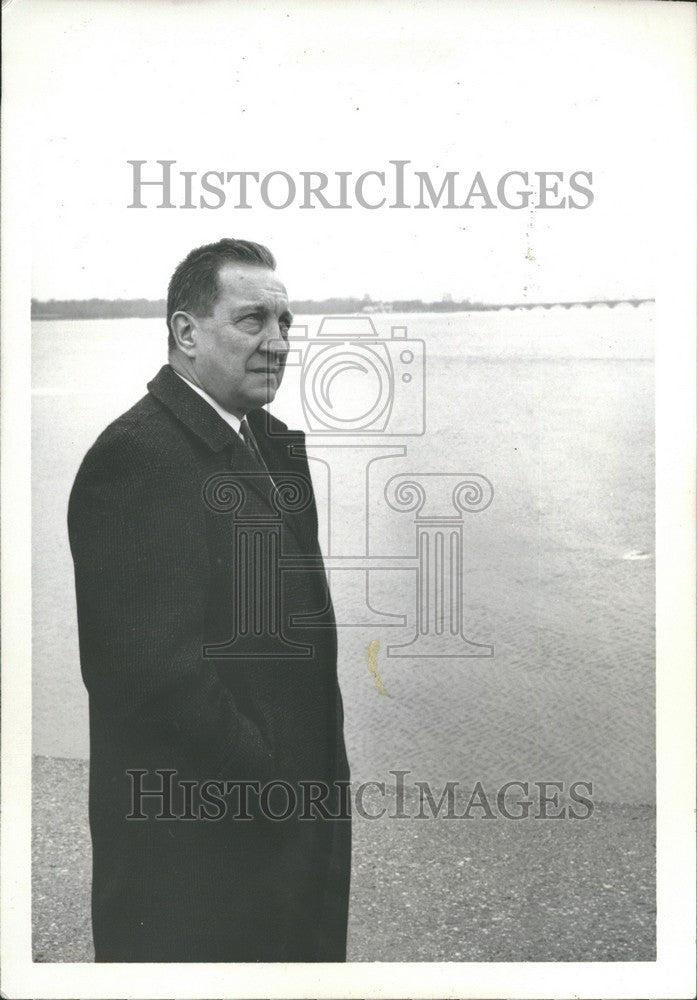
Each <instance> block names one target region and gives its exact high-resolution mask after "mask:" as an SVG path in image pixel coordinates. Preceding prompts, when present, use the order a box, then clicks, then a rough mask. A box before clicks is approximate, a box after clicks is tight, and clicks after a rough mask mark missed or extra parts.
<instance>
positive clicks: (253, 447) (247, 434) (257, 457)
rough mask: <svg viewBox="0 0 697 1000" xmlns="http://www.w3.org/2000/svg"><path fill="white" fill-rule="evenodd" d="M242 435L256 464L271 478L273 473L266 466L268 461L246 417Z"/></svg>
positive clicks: (241, 429) (243, 422)
mask: <svg viewBox="0 0 697 1000" xmlns="http://www.w3.org/2000/svg"><path fill="white" fill-rule="evenodd" d="M240 437H241V438H242V442H243V444H244V446H245V448H246V449H247V451H248V452H249V454H250V456H251V458H252V461H253V462H254V464H255V465H258V466H259V468H260V469H261V470H262V471H263V472H265V473H266V475H267V476H269V478H271V474H270V472H269V470H268V469H267V468H266V462H265V461H264V459H263V458H262V457H261V452H260V451H259V448H258V446H257V443H256V441H255V440H254V435H253V434H252V428H251V427H250V426H249V424H248V423H247V418H246V417H244V418H243V420H242V422H241V423H240ZM272 481H273V480H272Z"/></svg>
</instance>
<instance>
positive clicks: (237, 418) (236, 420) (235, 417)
mask: <svg viewBox="0 0 697 1000" xmlns="http://www.w3.org/2000/svg"><path fill="white" fill-rule="evenodd" d="M169 365H170V368H171V369H172V370H173V372H174V374H175V375H178V376H179V378H180V379H181V380H182V381H183V382H186V383H187V385H189V386H191V388H192V389H193V390H194V392H195V393H197V394H198V395H199V396H200V397H201V398H202V399H205V401H206V402H207V403H208V405H209V406H211V407H212V408H213V409H214V410H215V412H216V413H217V414H218V415H219V416H220V417H222V418H223V420H224V421H225V423H226V424H229V426H230V427H232V429H233V430H234V431H235V432H236V433H237V434H239V433H240V424H241V422H242V420H243V418H244V416H245V413H244V412H243V411H242V410H237V411H236V412H234V413H232V412H231V411H230V410H226V409H225V407H224V406H221V405H220V403H219V402H218V401H217V400H216V399H214V398H213V397H212V396H211V395H210V393H208V392H206V390H205V389H204V388H203V386H201V385H198V384H197V383H196V382H195V381H194V379H193V378H191V377H190V374H189V372H186V373H185V372H183V371H180V370H179V368H178V367H177V365H175V364H172V362H171V361H170V363H169Z"/></svg>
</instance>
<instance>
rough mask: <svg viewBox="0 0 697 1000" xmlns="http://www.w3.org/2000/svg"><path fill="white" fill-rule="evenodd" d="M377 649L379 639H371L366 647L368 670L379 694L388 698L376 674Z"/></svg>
mask: <svg viewBox="0 0 697 1000" xmlns="http://www.w3.org/2000/svg"><path fill="white" fill-rule="evenodd" d="M379 649H380V640H379V639H373V640H372V642H371V643H370V644H369V646H368V670H369V671H370V672H371V674H372V675H373V677H374V678H375V683H376V685H377V689H378V692H379V694H382V695H387V697H388V698H389V697H390V695H389V694H387V688H386V687H385V685H384V684H383V683H382V681H381V679H380V674H379V673H378V650H379Z"/></svg>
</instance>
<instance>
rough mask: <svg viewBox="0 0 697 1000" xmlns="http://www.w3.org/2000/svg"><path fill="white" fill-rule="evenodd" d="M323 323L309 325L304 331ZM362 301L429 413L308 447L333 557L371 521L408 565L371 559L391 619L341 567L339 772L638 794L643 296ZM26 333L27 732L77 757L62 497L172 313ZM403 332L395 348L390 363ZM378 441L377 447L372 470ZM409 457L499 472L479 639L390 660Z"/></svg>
mask: <svg viewBox="0 0 697 1000" xmlns="http://www.w3.org/2000/svg"><path fill="white" fill-rule="evenodd" d="M319 319H320V318H319V317H307V318H306V319H305V320H302V319H301V320H300V322H306V323H307V324H308V326H309V328H310V333H311V335H312V334H314V333H315V332H316V330H317V327H318V323H319ZM372 319H373V322H374V323H375V325H376V327H377V329H378V331H379V333H380V335H381V337H383V338H384V339H385V340H389V338H390V327H391V326H397V327H399V326H402V327H406V328H407V340H408V341H412V342H413V344H412V345H411V346H413V348H414V349H413V350H412V351H411V354H412V355H413V356H415V357H416V359H417V362H418V358H419V357H420V351H421V350H422V348H421V347H419V346H418V344H417V342H422V343H423V351H424V354H425V368H424V372H425V382H424V385H423V394H422V387H421V385H420V384H419V383H418V373H417V374H416V377H415V378H412V380H411V381H410V382H401V381H399V380H398V382H397V383H396V388H395V393H398V392H399V393H401V395H400V396H399V399H398V400H397V409H398V410H399V413H400V414H401V417H400V419H404V420H406V421H407V424H408V425H409V426H410V427H411V426H412V425H413V424H414V421H416V420H417V417H416V414H417V413H418V411H419V408H420V407H421V406H422V403H423V405H424V412H425V426H424V428H423V431H424V433H422V434H418V435H403V434H400V433H399V431H400V426H398V425H395V426H390V427H388V430H389V431H390V432H391V435H392V436H390V437H381V438H372V439H369V440H365V439H362V443H363V444H364V445H370V449H368V448H367V447H364V448H363V449H362V450H361V449H356V448H352V449H344V450H340V449H335V451H334V452H333V453H332V454H331V455H329V457H328V452H327V450H326V448H322V447H321V445H322V441H321V439H313V442H312V443H311V447H310V454H311V455H314V457H315V458H317V459H318V461H316V462H313V463H312V467H313V474H316V489H317V494H318V504H319V507H320V514H321V515H322V520H323V529H322V531H323V534H322V538H323V542H324V546H325V552H326V551H328V549H331V551H332V552H333V553H339V554H344V555H345V554H349V553H348V552H347V551H346V546H347V544H349V541H347V539H350V535H351V532H353V533H354V534H355V538H356V544H357V545H358V546H359V548H358V550H357V551H356V552H355V553H353V554H355V555H361V554H363V552H362V549H361V547H360V546H361V545H362V544H363V536H364V534H365V531H364V526H365V522H366V519H367V520H368V522H369V528H370V530H369V537H370V542H369V546H370V547H369V555H370V556H371V557H373V556H376V557H387V556H392V557H395V558H402V557H403V558H407V559H408V560H411V562H410V563H409V568H406V569H404V570H399V571H393V570H390V569H386V570H381V571H378V572H375V573H371V576H370V583H369V586H370V592H369V600H370V603H371V605H372V606H373V608H376V609H378V610H379V611H380V612H384V613H386V614H392V615H400V614H403V615H405V616H406V619H407V624H406V626H404V627H400V628H395V627H392V626H390V625H389V624H388V622H390V621H394V619H388V618H382V619H379V618H376V620H375V621H373V622H371V623H368V622H363V624H361V621H362V619H361V618H360V606H361V605H362V604H364V602H363V600H362V594H363V590H362V588H363V587H364V584H365V578H364V577H363V576H362V575H361V574H358V575H356V574H346V573H345V572H343V571H335V572H334V573H333V574H332V588H333V591H334V594H335V603H336V605H337V614H338V617H339V620H340V621H346V622H349V621H350V622H352V624H353V627H346V628H343V629H342V630H341V632H340V677H341V682H342V687H343V691H344V702H345V708H346V727H347V730H346V734H347V741H348V747H349V756H350V759H351V762H352V767H353V772H354V776H355V777H366V778H374V779H377V780H380V779H381V778H384V777H385V776H386V775H387V772H388V770H389V769H390V768H409V769H411V770H412V772H413V777H414V779H416V780H431V781H433V782H438V781H443V782H444V781H446V780H458V781H460V782H463V783H465V784H467V783H470V784H471V783H473V782H474V781H475V780H481V781H482V782H483V783H484V784H485V785H487V786H489V787H495V786H497V785H498V784H501V783H503V782H504V781H510V780H513V779H520V780H529V781H536V780H548V781H552V780H559V781H564V782H565V783H567V784H568V783H570V782H572V781H575V780H590V781H592V782H593V784H594V789H595V795H596V797H597V798H598V799H600V800H604V801H610V802H626V803H648V802H651V801H652V799H653V794H654V793H653V754H654V741H653V730H654V699H653V692H654V613H653V600H654V565H653V547H654V543H653V538H654V513H653V506H654V448H653V379H654V373H653V363H652V359H653V329H652V319H653V311H652V307H651V306H650V305H647V306H641V307H639V308H638V309H635V308H632V307H623V306H620V307H617V308H615V309H608V308H603V307H596V308H594V309H591V310H588V309H585V308H574V309H571V310H568V311H566V310H561V309H553V310H549V311H533V312H525V311H522V310H517V311H513V312H490V313H481V312H477V313H454V314H438V315H436V314H410V315H404V316H398V315H389V316H374V317H372ZM32 346H33V351H32V356H33V397H32V403H33V417H32V431H33V453H32V463H33V466H32V467H33V488H34V492H33V510H32V514H33V532H34V566H33V596H34V618H33V642H34V663H33V677H34V696H33V697H34V701H33V705H34V734H33V739H34V750H35V752H36V753H39V754H43V755H46V756H60V757H78V758H79V757H86V756H87V753H88V731H87V699H86V694H85V692H84V689H83V686H82V681H81V678H80V671H79V658H78V646H77V632H76V621H75V603H74V594H73V577H72V562H71V559H70V553H69V547H68V539H67V529H66V510H67V501H68V495H69V491H70V488H71V485H72V481H73V478H74V476H75V473H76V471H77V468H78V466H79V463H80V461H81V459H82V456H83V455H84V453H85V451H86V450H87V448H88V447H89V446H90V444H91V443H92V442H93V440H94V439H95V438H96V436H97V435H98V433H99V432H100V431H101V430H102V429H103V427H104V426H105V425H106V424H107V423H108V422H109V421H110V420H112V419H113V418H115V417H116V416H118V414H119V413H121V412H123V410H125V409H126V408H128V407H129V406H130V405H131V404H132V403H133V402H135V400H137V399H138V398H139V397H140V396H142V395H143V393H144V391H145V383H146V382H147V381H149V380H150V378H152V376H153V375H154V374H155V373H156V371H157V370H158V368H159V367H160V365H161V364H163V363H164V362H165V361H166V329H165V326H164V322H163V321H162V320H135V319H133V320H87V321H75V322H35V323H34V324H33V345H32ZM402 346H404V349H405V350H406V349H408V347H409V345H399V347H398V348H395V347H394V345H392V346H391V347H390V348H389V349H388V351H389V352H390V354H391V357H392V358H393V360H394V361H395V364H396V365H397V369H398V372H399V371H401V370H402V369H401V368H399V365H400V364H402V362H401V361H400V360H399V359H400V358H401V354H402ZM412 370H413V371H414V372H416V369H412ZM300 372H301V368H300V366H299V365H296V366H294V367H291V368H289V370H288V372H287V375H286V380H285V382H284V385H283V386H282V388H281V390H280V392H279V394H278V397H277V400H276V402H275V403H274V405H273V410H274V412H276V413H277V414H278V415H279V416H280V417H282V419H284V420H286V421H287V422H288V423H289V424H291V425H295V426H297V425H302V423H303V421H304V413H303V410H302V407H301V405H300V402H299V394H300V388H301V382H300ZM351 377H353V376H351V374H350V373H349V374H346V373H345V374H343V375H341V374H340V375H338V376H337V378H338V381H337V382H335V384H334V389H335V391H336V392H337V393H338V394H339V396H338V397H336V398H339V397H340V395H341V392H342V391H344V392H345V393H346V403H347V405H348V406H354V407H355V406H356V405H357V404H356V398H355V396H353V397H352V396H351V395H350V392H349V389H348V386H349V382H344V383H342V381H341V380H342V379H350V378H351ZM342 384H343V390H342ZM367 384H368V382H366V385H367ZM359 402H360V401H359ZM400 448H401V449H403V450H404V453H403V454H400V453H399V449H400ZM371 458H373V459H376V458H379V459H380V460H379V461H374V462H373V463H372V464H371V465H370V473H369V475H368V478H367V480H366V471H365V470H366V468H367V464H368V460H369V459H371ZM319 459H323V460H324V461H328V463H329V464H328V466H327V465H325V464H323V463H322V461H319ZM402 472H411V473H418V474H419V475H422V474H428V475H430V476H433V477H436V478H437V477H438V476H441V477H442V476H446V475H451V474H453V473H478V474H480V475H483V476H486V478H487V479H488V480H489V481H490V482H491V483H492V484H493V487H494V493H495V495H494V500H493V502H492V504H491V505H490V506H489V507H488V508H487V509H486V510H483V511H481V512H480V513H477V514H466V515H465V525H464V546H465V547H464V565H463V578H464V583H465V608H466V613H465V618H466V622H465V631H466V634H467V636H468V637H469V638H471V639H472V640H473V641H477V642H481V643H487V644H492V645H493V646H494V656H493V657H490V658H465V657H457V656H455V657H450V656H449V657H441V656H432V657H428V658H422V659H414V658H399V657H388V656H387V655H386V647H387V645H388V644H390V643H393V644H396V643H399V642H405V641H408V639H409V638H410V636H411V634H412V633H413V628H414V614H415V611H414V609H415V596H414V595H415V587H414V583H415V572H414V568H413V562H414V559H413V558H412V557H414V556H415V525H414V517H413V515H409V514H403V513H396V512H395V511H394V510H392V509H391V508H390V507H389V505H388V504H387V503H386V502H385V498H384V486H385V482H386V481H387V479H389V478H390V477H391V476H393V475H396V474H398V473H402ZM361 477H362V478H361ZM429 481H431V480H429ZM432 481H433V482H435V481H436V480H435V479H433V480H432ZM359 482H363V483H364V487H363V489H362V490H358V489H357V487H356V484H357V483H359ZM446 499H447V497H446ZM366 507H367V509H368V512H367V513H366ZM328 512H331V516H332V523H333V525H334V527H333V528H331V529H330V528H328V527H327V514H328ZM440 513H441V514H443V515H445V514H447V513H448V511H447V510H445V509H444V510H442V511H440ZM347 526H348V530H347ZM359 597H360V600H359ZM376 641H377V642H378V643H379V645H378V646H377V647H376V646H375V645H373V647H372V648H373V653H374V656H373V660H372V665H373V667H374V668H375V669H377V672H378V675H379V678H380V680H381V682H382V690H383V691H386V692H387V695H385V694H384V693H381V689H380V686H379V685H378V683H377V681H376V676H375V670H371V669H369V664H368V654H367V650H368V647H369V646H370V644H371V643H373V644H374V643H375V642H376ZM376 649H377V654H376V655H375V650H376ZM444 649H445V647H444Z"/></svg>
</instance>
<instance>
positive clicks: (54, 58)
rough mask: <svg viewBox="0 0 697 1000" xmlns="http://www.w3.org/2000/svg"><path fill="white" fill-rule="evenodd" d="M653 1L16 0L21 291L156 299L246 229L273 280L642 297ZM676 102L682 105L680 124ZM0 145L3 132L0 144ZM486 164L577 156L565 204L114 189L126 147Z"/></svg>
mask: <svg viewBox="0 0 697 1000" xmlns="http://www.w3.org/2000/svg"><path fill="white" fill-rule="evenodd" d="M671 7H672V5H670V4H660V3H658V4H657V3H652V2H649V3H641V2H639V3H634V2H631V0H628V2H618V3H614V2H610V0H608V2H605V3H602V4H591V3H586V2H579V3H575V2H573V0H570V2H558V3H547V2H545V3H535V2H529V3H520V2H515V3H513V2H509V3H500V4H498V3H491V2H487V3H486V4H483V5H480V4H478V3H476V2H475V3H472V2H468V3H455V2H453V3H448V2H441V3H435V2H427V3H373V2H369V0H362V2H360V3H358V2H350V0H349V2H342V3H336V4H335V3H332V2H323V3H316V2H315V3H308V4H304V3H299V2H295V3H274V2H266V3H264V4H262V3H245V2H235V3H229V2H224V3H219V2H212V0H211V2H209V0H197V2H196V3H193V2H183V0H182V2H174V0H131V2H124V0H106V2H103V0H71V2H70V3H63V2H62V0H31V3H26V2H24V0H15V3H14V4H13V5H11V7H10V9H9V11H8V13H7V24H6V27H7V28H8V29H9V33H8V34H7V36H6V38H7V40H6V60H5V68H4V73H5V93H4V100H5V101H6V102H10V103H11V104H12V107H13V108H14V109H15V110H18V111H20V112H21V113H22V115H23V121H25V122H26V131H25V136H24V140H25V148H24V149H23V150H21V151H20V155H22V156H23V157H24V158H25V161H26V172H27V176H28V179H30V190H31V198H30V201H31V204H29V205H26V206H18V210H20V211H26V213H27V223H28V224H29V223H31V225H32V232H33V294H34V295H35V296H36V297H38V298H50V297H53V298H73V297H91V296H104V297H118V296H121V297H128V298H131V297H138V296H145V297H149V298H160V297H162V296H163V295H164V294H165V289H166V285H167V281H168V278H169V275H170V273H171V271H172V269H173V268H174V266H175V265H176V263H177V262H178V261H179V259H181V257H182V256H184V255H185V254H186V253H187V252H188V250H189V249H190V248H191V247H192V246H196V245H198V244H200V243H202V242H208V241H210V240H215V239H218V238H219V237H221V236H224V235H233V236H242V237H247V238H250V239H255V240H258V241H260V242H265V243H267V244H268V245H269V246H270V247H271V249H272V250H273V252H274V253H275V255H276V257H277V259H278V262H279V274H280V275H281V277H282V278H283V279H284V280H285V282H286V284H287V287H288V290H289V292H290V295H291V297H295V298H306V297H308V298H309V297H312V298H324V297H327V296H330V295H364V294H369V295H371V296H372V297H373V298H377V299H379V298H388V299H389V298H419V297H421V298H425V299H432V298H435V299H440V298H441V296H442V295H443V294H444V293H449V294H451V295H453V296H454V297H455V298H461V297H469V298H473V299H484V300H488V301H497V300H498V301H523V300H525V299H528V300H558V299H561V300H564V299H584V298H594V297H603V296H610V297H624V296H652V295H653V293H654V291H655V288H654V281H653V274H654V266H655V264H654V261H655V256H654V255H655V253H656V251H657V249H658V248H657V247H656V239H655V235H654V233H655V229H654V218H655V215H654V213H655V212H656V211H660V200H661V190H662V186H663V185H664V184H666V183H670V179H669V178H666V177H661V176H660V175H659V173H658V168H657V163H658V159H657V157H658V156H659V155H660V149H661V143H662V141H663V139H662V136H664V135H665V132H664V130H667V129H670V128H671V127H672V120H673V119H672V118H671V114H670V110H671V109H676V108H677V107H679V105H680V104H681V102H683V104H684V102H686V101H688V100H691V96H690V95H689V94H685V93H683V92H682V90H681V89H680V82H679V81H680V78H679V74H677V73H675V75H674V69H673V65H672V61H671V45H672V44H673V43H674V37H672V34H671V33H672V32H673V30H674V28H673V24H672V23H671V20H670V16H669V15H668V14H666V13H662V12H666V11H668V10H669V9H670V8H671ZM685 115H686V112H685V111H683V112H682V118H683V120H685ZM11 154H12V151H9V155H11ZM397 158H401V159H407V160H411V162H412V168H413V169H415V170H426V171H429V172H430V173H431V175H432V176H433V178H434V180H439V179H440V178H442V175H443V172H444V171H446V170H456V171H460V172H462V174H463V175H464V176H465V177H471V176H473V175H474V173H475V172H476V171H477V170H480V171H482V174H483V175H484V177H485V179H487V180H493V184H494V186H495V182H496V180H497V179H498V177H499V176H500V175H501V174H503V173H505V172H506V171H509V170H527V171H529V172H531V173H532V172H534V171H537V170H550V171H551V170H557V171H564V172H565V174H566V175H568V174H569V173H571V172H573V171H575V170H584V171H588V170H590V171H592V173H593V178H594V183H593V190H594V194H595V201H594V203H593V205H592V206H591V207H590V208H589V209H587V210H580V211H579V210H577V211H569V210H547V211H544V210H541V209H538V210H536V211H533V210H521V211H512V210H506V209H504V208H498V209H496V210H493V211H482V210H480V209H475V210H472V211H462V210H459V211H458V210H453V211H449V210H443V209H432V210H429V211H418V210H385V209H382V210H379V211H374V212H371V211H366V210H361V209H360V208H354V209H352V210H350V211H328V210H323V209H317V210H314V211H302V210H299V209H298V207H296V206H293V207H290V208H288V209H285V210H281V211H274V210H272V209H269V208H265V207H263V206H261V207H259V206H258V204H257V205H256V206H255V207H254V208H253V209H251V210H247V211H243V210H239V209H235V208H234V207H233V205H232V202H229V203H228V204H226V205H225V206H224V207H222V208H220V209H218V210H210V211H206V210H201V209H195V210H189V211H187V210H181V209H173V210H158V209H155V208H154V207H153V208H149V209H146V210H135V209H128V208H127V207H126V206H127V205H128V204H129V202H130V200H131V168H130V167H129V166H128V165H127V162H126V161H127V160H129V159H142V160H149V161H155V160H157V159H172V160H176V161H177V163H178V167H179V168H180V169H182V170H191V171H196V172H197V173H199V174H200V173H203V172H205V171H207V170H224V171H227V170H229V171H239V170H254V171H259V172H260V173H261V174H265V173H268V172H269V171H272V170H285V171H287V172H289V173H297V172H299V171H301V170H321V171H324V172H326V173H333V172H335V171H341V170H343V171H353V172H355V173H360V172H362V171H364V170H381V169H384V168H385V167H386V166H387V165H388V162H389V160H391V159H397Z"/></svg>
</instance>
